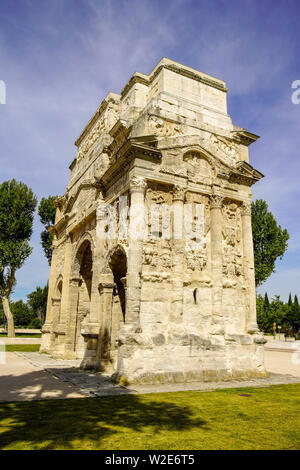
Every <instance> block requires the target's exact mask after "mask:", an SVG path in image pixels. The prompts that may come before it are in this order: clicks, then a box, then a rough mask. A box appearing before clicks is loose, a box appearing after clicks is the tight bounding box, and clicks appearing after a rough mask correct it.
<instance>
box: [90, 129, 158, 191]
mask: <svg viewBox="0 0 300 470" xmlns="http://www.w3.org/2000/svg"><path fill="white" fill-rule="evenodd" d="M150 138H152V136H150ZM145 139H146V140H147V137H145ZM135 158H141V159H145V160H151V161H154V162H156V163H160V161H161V152H160V150H158V149H157V148H155V147H152V146H150V145H147V144H146V143H143V142H141V141H138V140H135V139H129V140H127V141H126V142H125V144H123V145H122V147H121V148H120V149H119V151H118V153H117V154H116V159H115V162H114V163H113V164H112V165H111V166H110V167H109V168H108V170H107V171H106V172H105V173H104V175H103V176H102V177H101V178H100V179H99V181H98V183H99V184H100V185H101V186H102V187H103V188H105V190H107V188H108V187H109V186H111V185H112V184H114V183H115V181H116V180H117V179H118V178H120V177H121V176H123V175H124V174H125V172H126V171H127V170H128V169H129V167H130V165H131V163H132V162H133V160H134V159H135Z"/></svg>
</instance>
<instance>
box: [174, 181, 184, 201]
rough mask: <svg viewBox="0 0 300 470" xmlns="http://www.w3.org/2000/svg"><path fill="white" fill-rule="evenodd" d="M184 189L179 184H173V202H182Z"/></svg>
mask: <svg viewBox="0 0 300 470" xmlns="http://www.w3.org/2000/svg"><path fill="white" fill-rule="evenodd" d="M185 189H186V188H185V187H184V186H181V185H180V184H175V185H174V187H173V201H184V197H185Z"/></svg>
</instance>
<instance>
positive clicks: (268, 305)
mask: <svg viewBox="0 0 300 470" xmlns="http://www.w3.org/2000/svg"><path fill="white" fill-rule="evenodd" d="M264 308H265V310H268V309H269V308H270V302H269V297H268V294H267V293H265V298H264Z"/></svg>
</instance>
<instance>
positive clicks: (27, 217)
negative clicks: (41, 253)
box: [0, 179, 37, 336]
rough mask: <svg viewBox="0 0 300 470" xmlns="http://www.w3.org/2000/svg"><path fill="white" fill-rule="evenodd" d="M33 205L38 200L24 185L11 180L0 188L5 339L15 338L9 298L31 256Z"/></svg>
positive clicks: (0, 277) (0, 278) (0, 285)
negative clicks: (17, 278) (25, 263)
mask: <svg viewBox="0 0 300 470" xmlns="http://www.w3.org/2000/svg"><path fill="white" fill-rule="evenodd" d="M36 204H37V199H36V197H35V195H34V194H33V192H32V190H31V189H30V188H28V187H27V186H26V184H24V183H21V182H20V183H18V182H17V181H16V180H14V179H13V180H11V181H5V182H3V183H2V184H1V185H0V295H1V299H2V303H3V310H4V313H5V316H6V319H7V328H8V336H14V335H15V333H14V320H13V316H12V313H11V310H10V306H9V296H10V294H11V292H12V290H13V287H14V286H15V283H16V271H17V269H19V268H21V266H22V265H23V264H24V262H25V260H26V258H28V256H29V255H30V254H31V252H32V248H31V247H30V245H29V240H30V237H31V234H32V224H33V214H34V211H35V208H36Z"/></svg>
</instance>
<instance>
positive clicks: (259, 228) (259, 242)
mask: <svg viewBox="0 0 300 470" xmlns="http://www.w3.org/2000/svg"><path fill="white" fill-rule="evenodd" d="M252 232H253V247H254V265H255V283H256V286H259V285H260V284H262V283H263V282H264V281H265V280H266V279H268V277H269V276H270V275H271V274H272V273H273V272H274V271H275V261H276V260H277V258H278V257H279V258H280V259H282V257H283V255H284V253H285V251H286V249H287V246H288V243H287V242H288V239H289V234H288V232H287V230H286V229H284V230H283V229H282V228H281V226H280V225H278V224H277V222H276V220H275V218H274V216H273V214H272V213H271V212H269V211H268V205H267V203H266V201H264V200H262V199H257V200H256V201H255V202H252Z"/></svg>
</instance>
